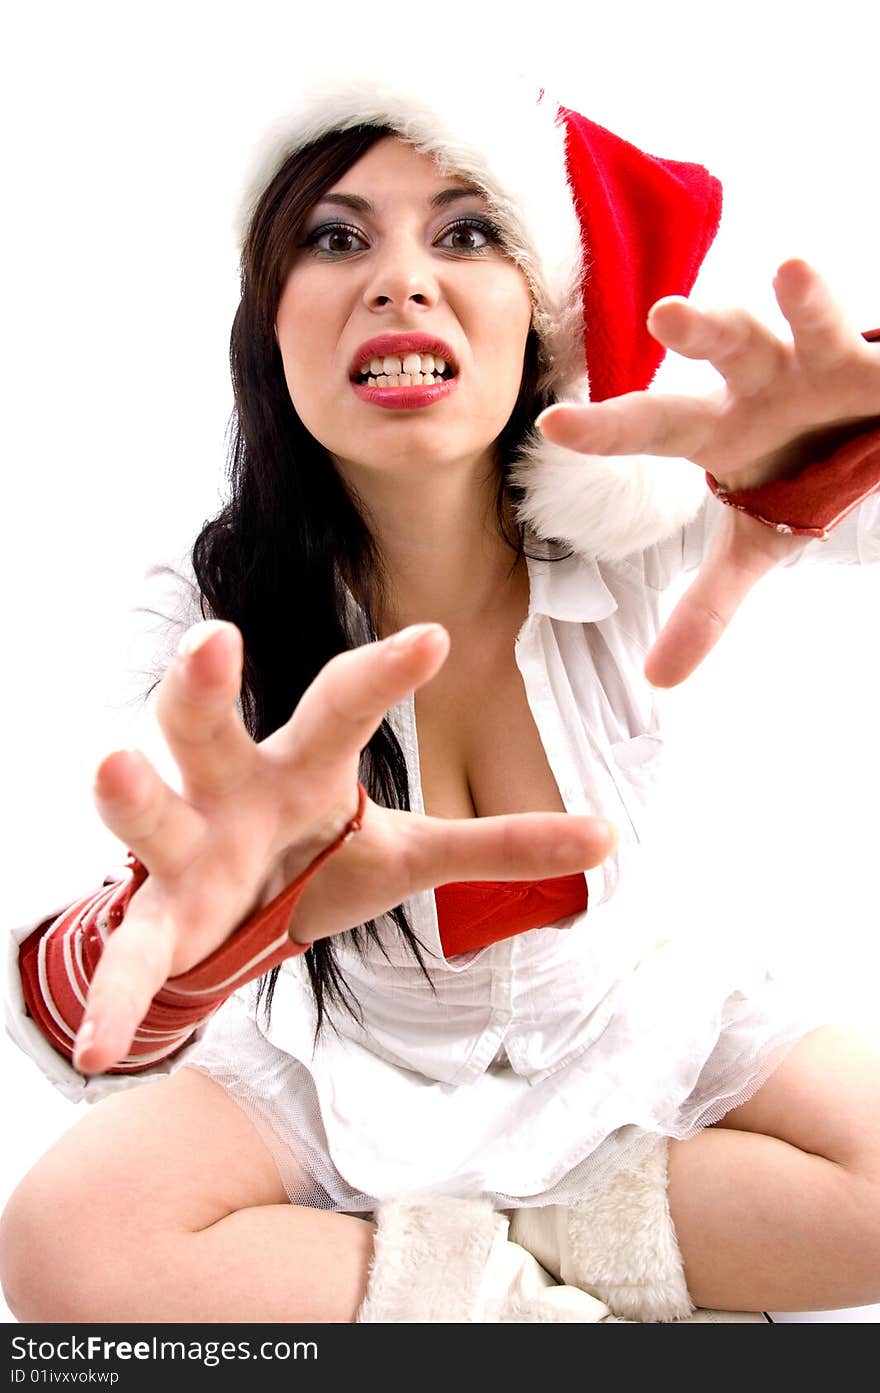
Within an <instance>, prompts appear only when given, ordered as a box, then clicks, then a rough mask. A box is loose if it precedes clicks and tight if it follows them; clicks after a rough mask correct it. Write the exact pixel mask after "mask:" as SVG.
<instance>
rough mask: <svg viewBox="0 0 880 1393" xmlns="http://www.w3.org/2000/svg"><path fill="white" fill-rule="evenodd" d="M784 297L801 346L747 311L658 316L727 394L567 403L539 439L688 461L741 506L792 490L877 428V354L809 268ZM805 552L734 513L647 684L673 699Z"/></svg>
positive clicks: (785, 285) (779, 290)
mask: <svg viewBox="0 0 880 1393" xmlns="http://www.w3.org/2000/svg"><path fill="white" fill-rule="evenodd" d="M773 288H774V292H775V294H776V299H777V302H778V304H779V308H780V309H781V310H782V313H783V314H784V316H785V318H786V319H787V320H788V323H789V325H790V326H791V330H792V340H791V342H784V341H783V340H782V339H779V338H777V337H776V335H775V334H773V333H772V332H771V331H770V330H769V329H768V328H767V327H766V326H765V325H763V324H762V323H761V322H760V321H759V320H757V319H755V318H754V317H753V316H752V315H750V314H748V313H747V312H746V311H745V310H742V309H730V310H716V311H706V310H700V309H697V308H696V307H695V306H694V305H691V304H690V303H689V302H688V301H687V300H685V299H683V298H681V297H679V296H667V297H665V298H664V299H662V300H658V301H657V303H656V304H655V305H654V306H653V307H652V309H651V312H650V314H649V315H648V329H649V331H650V332H651V334H653V336H654V337H655V338H656V339H658V340H659V342H660V343H662V344H664V345H665V346H666V347H667V348H670V349H672V350H673V351H674V352H676V353H680V354H682V355H683V356H684V357H686V358H702V359H705V360H706V361H707V362H709V363H711V364H712V366H713V367H714V368H715V369H716V370H717V371H718V372H719V373H720V374H721V376H722V377H723V379H724V385H723V386H722V387H720V388H719V390H718V391H717V392H713V393H711V394H710V395H709V396H703V397H689V396H669V395H663V394H661V393H656V392H630V393H627V394H626V395H625V396H620V397H614V398H612V399H611V400H609V401H604V402H597V403H594V404H591V405H587V406H579V405H575V404H567V403H560V404H559V405H557V406H553V407H550V408H548V410H547V411H545V412H543V413H542V415H541V416H540V417H539V424H540V427H541V430H542V431H543V432H544V434H545V435H546V436H547V438H548V439H549V440H552V441H554V442H555V443H556V444H558V445H563V446H566V447H568V448H569V449H572V450H580V451H582V452H583V453H585V454H594V455H660V456H665V457H674V458H680V459H689V460H692V461H693V462H694V464H696V465H698V466H699V467H700V468H701V469H704V470H706V471H707V472H708V473H709V474H711V475H713V477H714V478H715V479H716V480H717V482H718V483H719V484H720V486H721V487H722V488H723V489H725V490H726V491H728V492H735V491H737V490H739V489H744V488H755V487H758V486H760V485H762V484H767V483H770V482H771V481H772V480H775V479H782V478H791V477H793V476H794V475H796V474H797V473H798V472H799V471H800V470H801V469H803V468H804V467H805V466H806V465H808V464H811V463H813V462H814V461H816V460H819V459H823V458H828V456H829V455H830V454H831V453H833V451H834V450H835V449H836V448H837V447H838V445H840V444H843V443H845V442H846V440H847V439H848V438H850V436H851V435H852V434H854V433H857V432H858V431H859V430H860V429H863V430H867V429H870V428H871V426H880V414H878V413H880V344H876V343H874V344H871V343H866V342H865V340H864V338H863V337H862V335H861V334H860V333H859V332H858V331H857V330H856V329H855V328H854V327H853V326H852V325H851V324H850V323H849V322H848V321H847V319H846V317H845V316H844V314H843V312H842V310H841V309H840V308H839V306H838V305H837V304H836V303H835V301H834V299H833V297H832V295H831V293H830V291H829V289H828V287H827V285H826V284H825V282H824V281H823V280H822V278H821V277H820V276H819V274H818V273H817V272H816V271H814V270H813V269H812V267H810V266H808V265H807V263H806V262H804V261H800V260H791V261H786V262H784V263H783V265H782V266H780V268H779V270H778V272H777V274H776V277H775V280H774V282H773ZM803 545H804V539H803V537H794V536H787V535H785V534H784V533H779V532H776V531H775V530H774V529H773V528H771V527H767V526H766V525H765V524H763V523H761V522H758V521H757V520H756V519H754V518H751V517H749V516H748V515H747V514H745V513H742V512H739V511H737V510H736V509H732V508H728V509H725V514H724V516H723V517H722V520H721V525H720V527H719V529H718V532H717V533H716V536H715V539H714V545H713V547H712V550H711V552H710V554H709V556H707V558H706V559H705V561H704V562H703V565H702V567H701V569H700V572H699V574H698V576H697V579H696V580H695V581H694V583H693V584H692V585H691V586H690V588H689V589H688V590H687V591H686V592H685V594H684V595H683V597H682V599H681V600H680V601H679V603H678V605H677V606H676V608H675V609H674V610H673V612H672V614H671V616H670V618H669V620H668V621H667V624H666V627H665V628H664V630H663V632H662V633H661V635H660V637H659V638H658V640H657V642H656V643H655V645H654V647H653V648H652V650H651V652H650V654H649V655H648V658H647V661H646V664H645V674H646V676H647V678H648V680H649V681H650V682H653V683H654V684H655V685H656V686H658V687H673V686H675V685H676V684H677V683H679V682H682V681H683V680H684V679H685V678H686V677H688V676H689V675H690V674H691V672H693V670H694V668H695V667H697V665H698V664H699V663H700V662H702V660H703V658H704V657H705V656H706V654H707V653H708V652H709V651H710V649H711V648H712V647H713V646H714V644H715V643H716V642H717V640H718V639H719V638H720V636H721V634H722V633H723V632H724V629H725V628H726V627H727V624H728V623H729V622H730V619H731V618H732V616H733V614H734V613H735V611H736V609H737V608H738V606H739V605H740V604H741V602H742V600H743V599H744V598H745V596H746V595H747V594H748V592H749V590H751V588H752V586H753V585H754V584H755V583H756V582H757V581H758V580H759V579H760V577H761V576H762V575H764V574H766V572H767V571H769V570H772V568H773V567H774V566H776V565H778V563H779V562H780V561H782V560H783V559H784V558H785V557H786V556H787V555H789V554H790V553H791V552H792V551H793V550H797V549H798V548H800V547H802V546H803Z"/></svg>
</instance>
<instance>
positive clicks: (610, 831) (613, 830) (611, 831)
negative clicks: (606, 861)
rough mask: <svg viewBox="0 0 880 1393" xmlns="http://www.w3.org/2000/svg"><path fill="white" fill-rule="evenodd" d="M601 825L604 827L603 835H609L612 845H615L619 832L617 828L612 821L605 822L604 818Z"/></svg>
mask: <svg viewBox="0 0 880 1393" xmlns="http://www.w3.org/2000/svg"><path fill="white" fill-rule="evenodd" d="M603 826H604V828H605V835H606V836H607V837H610V839H611V842H612V845H613V846H617V843H618V842H619V841H620V832H619V830H618V828H617V827H616V826H615V825H614V823H613V822H605V821H604V819H603Z"/></svg>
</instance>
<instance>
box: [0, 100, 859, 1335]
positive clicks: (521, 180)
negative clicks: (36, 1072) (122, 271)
mask: <svg viewBox="0 0 880 1393" xmlns="http://www.w3.org/2000/svg"><path fill="white" fill-rule="evenodd" d="M719 211H720V191H719V188H718V185H717V182H716V181H715V180H714V179H713V178H712V177H711V176H710V175H708V174H707V173H706V171H704V170H702V169H699V168H698V167H696V166H692V165H686V164H681V163H677V162H672V161H664V160H658V159H655V158H652V157H649V156H646V155H643V154H642V153H641V152H639V151H637V150H634V149H633V147H631V146H629V145H626V144H625V143H624V142H622V141H620V140H618V139H617V138H616V137H614V136H612V135H611V134H610V133H608V132H606V131H603V130H602V129H601V128H599V127H597V126H594V125H592V124H591V123H589V122H588V121H586V120H585V119H584V118H583V117H581V116H579V115H578V114H577V113H574V112H570V111H567V110H565V109H560V110H557V108H556V106H555V104H553V103H551V102H550V101H549V100H548V99H547V98H546V96H542V98H541V99H540V100H538V101H536V100H535V94H534V93H529V92H525V91H522V90H519V89H518V88H517V86H516V85H515V84H514V85H512V87H511V89H510V90H509V91H507V90H502V89H500V88H499V89H497V90H493V93H492V100H491V103H488V102H483V101H481V100H480V98H479V96H476V95H471V94H469V93H455V94H454V95H453V96H452V97H450V96H449V94H448V93H441V92H438V93H433V94H429V93H428V92H426V90H425V88H424V84H421V90H420V91H419V93H418V94H417V95H414V94H413V93H410V92H408V91H407V90H406V89H405V88H404V87H395V88H393V89H388V90H384V89H380V88H379V87H378V86H377V85H376V84H372V83H352V84H350V85H348V86H345V85H342V86H339V87H337V88H335V89H334V90H333V91H332V93H331V94H330V96H327V95H326V93H325V90H324V89H322V88H320V87H316V90H315V91H314V92H311V93H307V94H305V95H304V97H303V99H302V101H301V103H300V104H299V106H298V107H297V108H296V109H295V110H294V111H292V112H291V113H289V114H288V117H287V118H286V119H285V120H284V121H283V122H281V123H279V125H278V127H277V129H276V130H275V131H273V132H272V133H271V135H270V137H269V139H268V141H267V143H266V145H265V146H264V147H263V148H262V150H261V152H260V153H259V155H258V157H257V159H256V162H255V165H254V169H253V171H252V178H251V182H250V185H249V188H248V191H247V194H246V196H245V200H244V213H243V229H242V231H243V250H242V300H241V305H240V308H239V311H238V314H237V316H236V320H235V324H234V327H233V333H232V369H233V379H234V385H235V393H236V426H237V429H236V435H235V443H234V451H233V462H232V463H233V469H232V493H231V498H230V502H229V504H228V505H227V506H226V508H225V509H224V510H223V512H222V513H221V514H220V516H219V517H218V518H217V519H216V520H215V521H213V522H212V523H209V524H208V525H207V526H206V527H205V529H204V530H203V532H202V533H201V535H200V536H199V537H198V539H197V540H196V543H195V545H194V548H193V554H192V563H193V571H194V578H195V594H196V596H197V599H198V601H199V604H200V607H201V608H200V610H199V608H198V606H197V608H196V610H195V613H194V615H193V617H194V618H197V617H198V615H199V613H201V614H202V615H203V616H205V617H206V618H207V620H208V622H206V623H202V624H198V625H196V626H195V627H190V628H188V629H187V632H186V634H185V637H184V640H183V642H182V644H181V648H180V651H179V653H178V655H177V657H176V658H175V659H174V660H173V662H172V663H171V664H170V666H169V668H168V671H167V673H166V675H165V676H164V678H163V680H162V682H161V685H160V687H159V691H158V697H157V711H158V718H159V722H160V725H161V727H162V730H163V733H164V736H165V738H166V740H167V742H168V745H169V747H170V750H171V753H172V754H173V756H174V758H175V760H176V761H177V763H178V765H179V767H180V771H181V775H182V792H181V793H180V794H177V793H175V792H173V791H172V790H171V789H170V788H169V787H168V786H166V785H165V784H164V783H163V782H162V780H161V779H160V778H159V775H158V774H157V773H156V771H155V770H154V769H153V768H152V767H151V766H150V765H149V764H148V763H147V761H146V760H145V759H144V758H143V757H142V756H138V755H135V754H132V753H127V752H117V753H115V754H113V755H111V756H109V757H108V758H107V759H106V760H105V761H104V762H103V764H102V765H101V768H100V769H99V771H98V779H97V802H98V809H99V812H100V814H101V816H102V818H103V819H104V821H105V822H106V824H107V825H108V827H110V828H111V830H112V831H114V832H115V833H116V834H117V835H118V836H119V837H120V839H121V840H123V841H124V843H125V844H126V846H127V847H129V848H130V849H131V855H130V857H129V860H128V863H127V866H126V869H125V871H124V872H123V873H122V874H121V875H119V876H117V877H112V878H111V879H110V880H109V881H108V883H107V884H106V885H105V887H103V888H102V889H101V890H100V891H98V892H96V893H95V894H94V895H92V896H89V897H88V898H87V899H85V900H84V901H82V902H80V903H79V904H77V905H75V906H71V907H70V908H69V909H68V910H67V911H65V912H64V913H62V914H61V915H59V916H55V915H53V916H50V917H49V918H47V919H46V920H44V921H42V922H41V923H40V924H38V925H36V926H32V927H31V929H30V930H28V931H26V932H25V933H24V934H23V935H17V936H16V938H15V942H14V944H13V949H14V977H13V982H12V985H11V987H10V992H9V999H10V1008H11V1010H10V1029H11V1030H12V1032H13V1034H14V1036H15V1038H17V1039H18V1040H19V1042H20V1043H21V1044H22V1046H23V1047H24V1048H25V1049H27V1050H29V1051H30V1052H31V1053H32V1054H33V1055H34V1056H35V1058H36V1059H37V1060H38V1062H39V1063H40V1064H41V1066H42V1067H43V1069H44V1071H45V1072H46V1073H47V1074H48V1075H49V1077H51V1078H52V1079H53V1080H54V1081H55V1082H57V1083H58V1084H59V1086H60V1087H62V1088H64V1089H65V1091H67V1092H68V1093H69V1095H70V1096H86V1097H87V1098H89V1099H90V1100H92V1101H96V1104H97V1105H96V1106H95V1108H94V1109H93V1110H92V1111H91V1112H90V1114H89V1115H88V1116H87V1117H86V1118H85V1119H84V1120H83V1121H81V1122H80V1123H78V1124H77V1125H76V1126H75V1127H73V1128H72V1129H71V1131H70V1132H69V1133H68V1134H67V1135H66V1136H65V1137H63V1138H62V1139H61V1141H60V1142H59V1143H58V1144H57V1145H56V1146H54V1147H53V1148H52V1149H51V1151H50V1152H49V1153H48V1154H47V1155H46V1157H44V1158H43V1159H42V1160H41V1161H40V1162H39V1163H38V1164H37V1166H35V1167H34V1168H33V1170H32V1171H31V1172H30V1173H29V1174H28V1175H27V1176H26V1177H25V1179H24V1180H23V1181H22V1183H21V1184H20V1185H19V1187H18V1189H17V1190H16V1192H15V1194H14V1196H13V1198H12V1200H11V1201H10V1204H9V1205H8V1206H7V1209H6V1211H5V1213H4V1216H3V1221H2V1234H0V1240H2V1241H0V1249H2V1276H3V1283H4V1289H5V1291H6V1293H7V1300H8V1301H9V1304H10V1307H11V1308H12V1310H13V1311H14V1312H15V1314H16V1315H17V1316H18V1317H19V1318H20V1319H22V1320H28V1321H31V1320H55V1321H59V1320H60V1321H65V1320H76V1321H81V1320H89V1319H103V1320H138V1321H160V1320H182V1321H223V1320H236V1321H242V1320H244V1321H280V1320H284V1321H288V1320H298V1321H310V1320H319V1321H352V1320H392V1321H400V1320H409V1319H412V1320H515V1319H524V1320H575V1321H588V1320H602V1319H614V1318H615V1317H617V1318H635V1319H647V1320H669V1319H681V1318H685V1317H687V1316H688V1314H689V1313H690V1312H691V1311H692V1310H693V1309H694V1306H695V1305H696V1306H703V1307H706V1306H709V1307H715V1308H718V1309H722V1310H738V1311H760V1310H761V1309H763V1308H767V1307H772V1308H777V1309H787V1310H794V1309H798V1308H807V1309H815V1308H817V1307H833V1306H851V1305H856V1304H861V1303H867V1302H872V1301H877V1300H880V1275H878V1274H880V1131H878V1123H877V1119H878V1117H880V1107H878V1102H880V1096H878V1095H880V1082H878V1080H880V1071H878V1056H877V1053H876V1051H874V1050H873V1049H872V1048H871V1046H870V1045H869V1044H868V1042H866V1041H864V1040H862V1039H860V1038H858V1037H856V1036H854V1035H852V1034H851V1033H848V1032H846V1031H844V1030H841V1029H839V1028H837V1027H836V1026H835V1025H834V1024H833V1023H832V1022H829V1021H826V1020H824V1019H820V1018H817V1017H816V1016H815V1014H812V1013H811V1012H810V1011H809V1010H808V1009H807V1008H806V1007H802V1006H801V1005H800V1004H799V1003H798V1002H796V1001H792V1000H790V999H788V996H787V994H786V992H785V990H784V986H783V985H782V984H780V983H778V982H776V981H774V980H773V979H772V977H771V976H770V975H769V974H766V973H764V972H762V971H755V970H754V969H752V970H746V969H745V968H744V967H743V966H742V965H741V964H739V963H737V961H736V954H735V952H734V951H732V950H731V949H729V948H728V947H727V945H720V944H718V943H715V942H707V943H706V944H705V947H704V948H696V947H695V946H694V944H693V942H691V941H689V942H688V943H687V944H684V943H678V942H677V941H676V939H675V936H674V934H673V935H671V936H670V935H669V933H668V931H666V926H665V924H664V926H663V930H662V931H661V927H660V926H658V924H657V923H656V922H655V921H654V920H653V919H652V918H651V917H650V916H646V912H645V905H644V902H642V903H641V904H639V903H638V901H637V900H634V899H633V898H632V894H631V891H629V890H628V888H627V887H628V883H629V882H632V881H634V880H635V879H636V878H637V871H636V869H635V867H634V866H633V864H632V860H633V858H632V853H633V852H634V851H635V850H636V849H637V843H638V840H639V830H640V825H641V819H642V809H643V804H644V801H645V798H646V796H647V793H648V790H649V786H650V784H651V782H652V780H653V777H654V771H655V765H656V757H657V755H658V752H659V748H660V745H661V740H660V736H659V734H658V729H657V718H656V711H655V707H654V702H653V700H652V695H651V686H650V684H651V683H654V684H656V685H673V684H674V683H676V682H678V681H681V680H683V678H684V677H686V676H687V675H688V673H689V672H690V671H691V670H692V669H693V668H694V667H695V666H696V665H697V663H698V662H699V661H700V659H701V658H702V656H703V655H704V654H705V653H706V652H707V651H708V649H709V648H710V647H711V645H712V644H713V643H714V642H715V641H716V639H717V637H718V636H719V634H720V633H721V631H722V630H723V628H724V625H725V624H726V622H727V620H728V619H729V617H730V615H731V614H732V612H733V610H734V609H735V607H736V605H737V604H738V602H739V600H740V599H741V598H742V596H743V595H744V594H745V593H746V591H747V590H748V589H749V588H750V587H751V585H753V584H754V583H755V581H756V580H757V579H758V578H759V577H760V575H761V574H763V573H765V572H766V571H767V570H768V569H770V568H771V567H772V566H773V565H775V564H778V563H780V562H783V563H788V564H790V563H791V562H793V561H795V560H799V559H800V558H801V557H803V556H804V555H805V554H811V555H813V554H817V553H822V554H827V553H828V552H835V551H836V552H837V553H838V554H839V553H840V552H842V551H845V550H847V549H849V551H851V552H852V553H853V554H856V553H857V554H859V555H861V556H867V555H869V553H870V549H871V548H873V550H874V552H875V553H876V552H877V551H880V547H878V545H877V541H876V537H877V533H878V531H880V524H878V511H880V510H878V507H877V499H878V495H877V492H876V490H877V485H878V481H880V420H878V416H877V408H878V402H880V347H875V346H873V345H872V344H871V343H869V342H867V341H866V338H865V337H863V336H862V335H861V334H859V333H858V332H856V331H855V330H854V329H852V328H851V327H850V326H848V325H847V324H846V323H845V322H844V321H843V319H842V317H841V315H840V313H839V312H838V310H837V309H836V307H835V306H834V303H833V301H832V300H831V298H830V296H829V294H828V292H827V290H826V288H825V286H824V285H823V283H822V282H821V281H820V279H819V277H818V276H817V275H816V274H815V273H814V272H813V271H812V270H811V268H809V267H808V266H806V265H805V264H804V263H802V262H797V261H791V262H787V263H785V265H783V266H782V267H781V268H780V270H779V272H778V275H777V278H776V282H775V288H776V294H777V299H778V301H779V304H780V307H781V308H782V311H783V313H784V314H785V316H786V318H787V319H788V321H789V324H790V325H791V329H792V334H793V340H792V342H791V343H783V342H782V341H780V340H778V339H777V338H776V337H775V336H774V335H772V334H771V333H770V332H769V331H768V330H766V329H765V328H764V327H763V326H761V325H760V324H758V323H757V322H756V321H755V320H754V319H752V318H751V316H749V315H747V314H746V313H744V312H740V311H724V312H714V313H710V312H703V311H698V310H696V309H695V308H693V307H692V306H690V305H689V304H688V303H687V301H686V300H685V299H684V298H683V297H684V296H686V295H687V293H688V292H689V291H690V289H691V286H692V284H693V280H694V277H695V275H696V272H697V269H698V267H699V264H700V261H701V259H702V257H703V255H704V254H705V251H706V249H707V247H708V245H709V243H710V242H711V239H712V236H713V235H714V231H715V228H716V226H717V221H718V216H719ZM646 323H647V328H646ZM666 347H668V348H672V349H674V350H676V351H677V352H680V353H683V354H685V355H687V356H690V357H694V358H704V359H707V360H708V361H710V362H711V363H713V365H714V366H715V367H716V368H717V369H718V370H719V371H720V372H721V374H722V375H723V378H724V386H723V387H722V388H721V389H720V390H719V391H718V392H717V393H715V394H714V395H712V396H710V397H708V398H701V399H691V398H686V397H678V398H666V397H662V396H658V395H656V394H653V393H648V392H647V391H646V390H645V389H646V388H647V386H648V384H649V382H650V381H651V378H652V377H653V374H654V371H655V369H656V367H657V365H658V363H659V361H660V359H661V357H662V355H663V352H664V349H665V348H666ZM588 397H589V402H590V404H586V403H587V400H588ZM566 402H567V403H568V404H559V405H555V404H556V403H566ZM548 407H553V410H552V411H551V412H549V414H546V415H543V416H541V419H540V424H539V425H536V422H537V419H538V417H539V415H540V413H541V412H542V411H544V410H545V409H546V408H548ZM652 456H664V457H669V458H661V459H652V458H651V457H652ZM707 481H708V487H707ZM872 539H873V540H872ZM823 549H824V552H823ZM701 563H702V564H701ZM700 565H701V569H700V571H699V574H698V577H697V579H696V581H695V583H694V584H693V585H692V587H691V589H690V590H689V591H688V592H687V593H686V595H685V596H684V598H683V599H682V600H681V602H680V604H679V606H678V607H677V609H676V610H675V612H674V614H673V615H672V618H671V619H670V621H669V623H668V625H667V626H666V628H665V630H664V631H663V634H662V636H661V637H660V639H659V641H657V642H655V640H656V639H657V635H658V631H659V627H660V624H659V603H660V595H661V592H662V591H663V590H664V589H665V588H666V587H667V586H668V585H669V584H670V583H671V582H672V581H674V580H675V579H676V577H677V576H679V575H680V574H681V573H682V572H684V571H687V570H691V569H696V568H697V566H700ZM185 622H186V621H184V624H185ZM239 698H240V706H239ZM606 819H607V820H606ZM636 864H637V863H636ZM585 872H586V874H585ZM673 913H674V909H673ZM664 919H665V920H666V922H667V923H668V919H669V914H668V912H667V913H665V914H664ZM156 1075H159V1077H156ZM129 1084H137V1085H139V1086H137V1087H126V1086H125V1085H129ZM501 1211H504V1212H505V1215H506V1217H504V1216H502V1214H501ZM508 1218H509V1219H510V1231H509V1233H510V1236H509V1237H508V1229H507V1223H508ZM513 1240H515V1241H513ZM133 1254H136V1256H137V1261H136V1262H134V1261H133ZM536 1259H537V1261H536ZM441 1264H442V1266H441ZM539 1264H540V1265H539ZM548 1273H549V1274H550V1275H548ZM557 1282H559V1283H561V1284H562V1285H556V1283H557Z"/></svg>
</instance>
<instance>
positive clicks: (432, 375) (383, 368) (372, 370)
mask: <svg viewBox="0 0 880 1393" xmlns="http://www.w3.org/2000/svg"><path fill="white" fill-rule="evenodd" d="M445 371H446V360H445V358H438V357H436V356H435V355H434V354H433V353H407V354H406V355H405V356H404V357H402V358H401V357H395V356H393V355H390V354H389V356H388V357H385V358H371V359H370V363H369V366H368V367H364V368H362V369H361V380H362V381H364V380H365V385H366V386H367V387H421V386H423V385H425V384H426V383H435V382H442V381H443V373H444V372H445ZM365 375H366V376H365ZM451 375H452V374H451V373H450V376H451Z"/></svg>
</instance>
